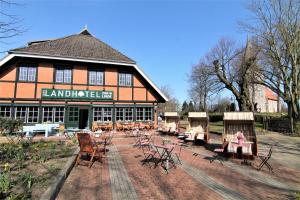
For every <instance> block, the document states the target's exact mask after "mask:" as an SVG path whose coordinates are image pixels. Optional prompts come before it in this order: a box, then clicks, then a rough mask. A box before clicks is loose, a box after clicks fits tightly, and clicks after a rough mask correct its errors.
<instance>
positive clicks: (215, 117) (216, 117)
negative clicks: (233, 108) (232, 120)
mask: <svg viewBox="0 0 300 200" xmlns="http://www.w3.org/2000/svg"><path fill="white" fill-rule="evenodd" d="M208 116H209V121H210V122H219V121H223V113H209V114H208Z"/></svg>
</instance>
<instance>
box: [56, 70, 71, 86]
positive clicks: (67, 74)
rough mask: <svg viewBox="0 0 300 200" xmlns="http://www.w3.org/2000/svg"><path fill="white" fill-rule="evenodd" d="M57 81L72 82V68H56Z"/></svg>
mask: <svg viewBox="0 0 300 200" xmlns="http://www.w3.org/2000/svg"><path fill="white" fill-rule="evenodd" d="M55 82H56V83H71V82H72V69H69V68H67V69H58V68H56V70H55Z"/></svg>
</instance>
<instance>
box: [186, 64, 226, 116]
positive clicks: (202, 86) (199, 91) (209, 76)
mask: <svg viewBox="0 0 300 200" xmlns="http://www.w3.org/2000/svg"><path fill="white" fill-rule="evenodd" d="M217 79H218V78H217V76H215V73H214V70H213V68H212V67H211V66H210V65H209V63H208V62H207V60H206V59H205V58H203V59H202V60H201V61H200V62H199V64H197V65H194V66H193V67H192V70H191V74H190V75H189V83H190V89H189V95H190V98H191V100H192V101H193V102H194V104H195V109H196V110H200V111H207V100H208V98H209V97H211V96H212V95H214V94H216V93H218V91H220V90H221V89H223V88H224V87H222V85H221V84H220V83H219V81H218V80H217Z"/></svg>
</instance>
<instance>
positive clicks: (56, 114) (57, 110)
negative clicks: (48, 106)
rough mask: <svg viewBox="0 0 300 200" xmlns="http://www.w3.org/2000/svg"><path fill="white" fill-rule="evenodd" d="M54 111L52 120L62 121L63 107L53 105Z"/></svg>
mask: <svg viewBox="0 0 300 200" xmlns="http://www.w3.org/2000/svg"><path fill="white" fill-rule="evenodd" d="M53 112H54V122H64V116H65V108H63V107H55V108H53Z"/></svg>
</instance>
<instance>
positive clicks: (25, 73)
mask: <svg viewBox="0 0 300 200" xmlns="http://www.w3.org/2000/svg"><path fill="white" fill-rule="evenodd" d="M35 78H36V67H20V68H19V80H20V81H35Z"/></svg>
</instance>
